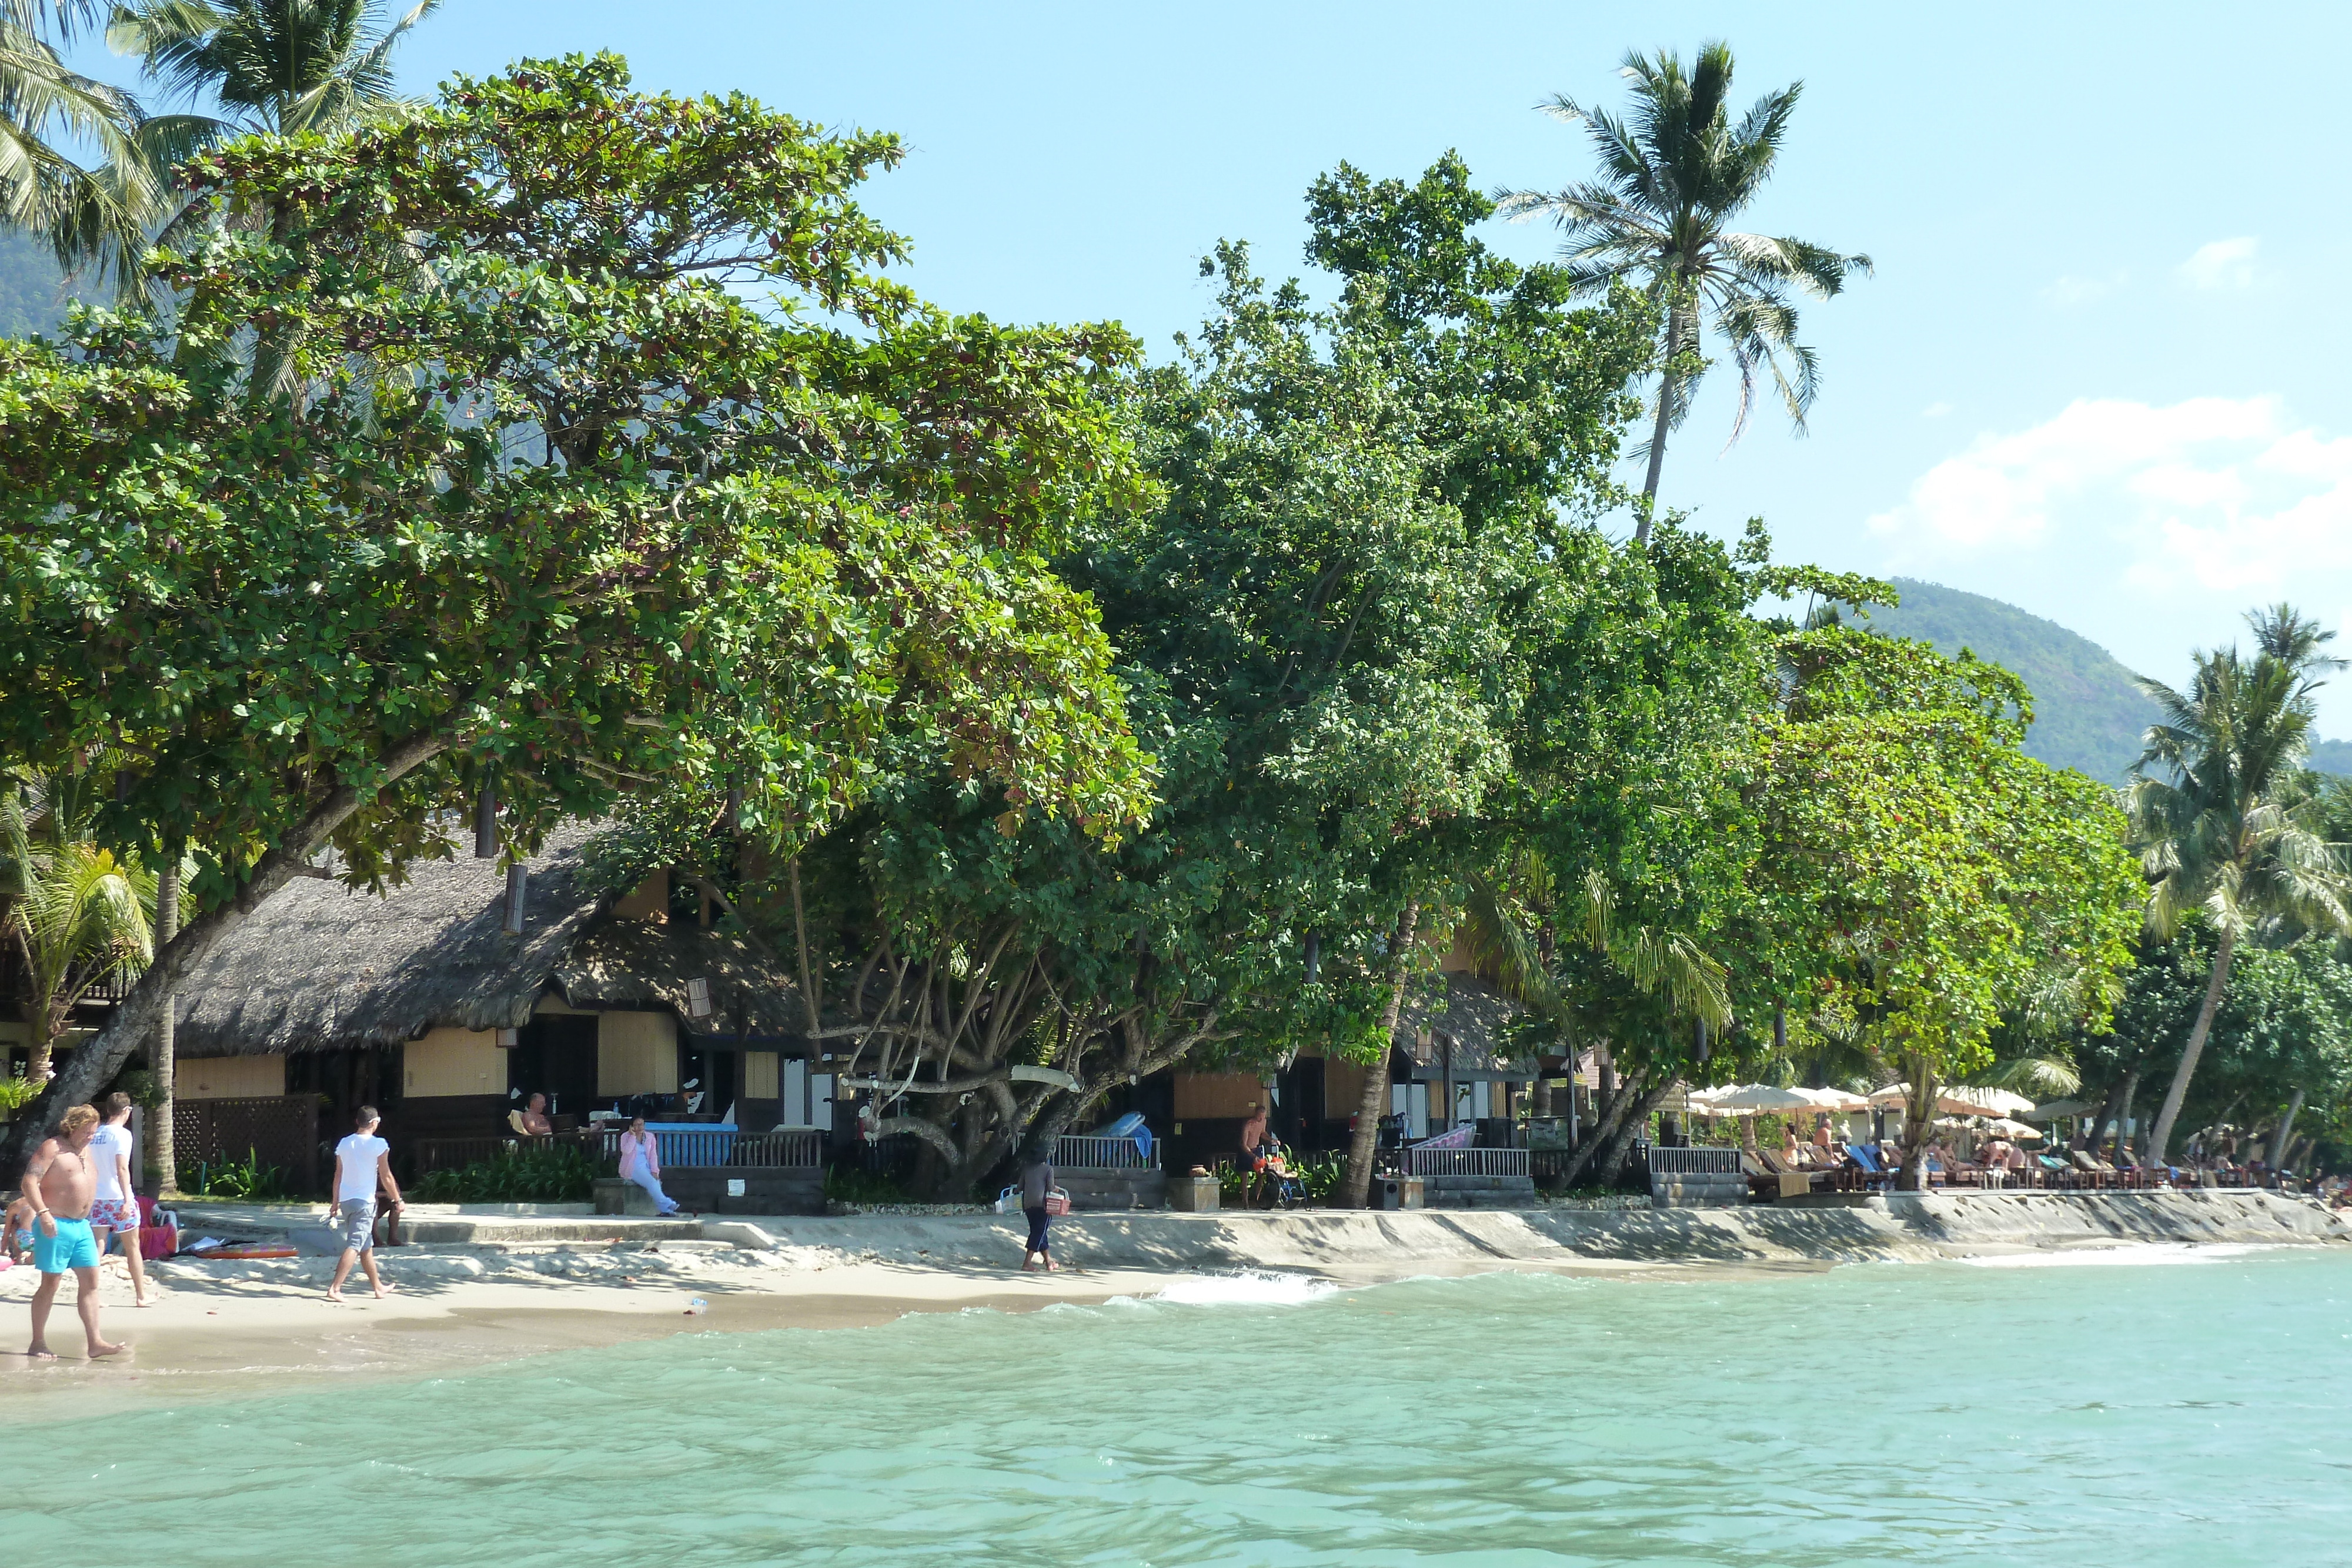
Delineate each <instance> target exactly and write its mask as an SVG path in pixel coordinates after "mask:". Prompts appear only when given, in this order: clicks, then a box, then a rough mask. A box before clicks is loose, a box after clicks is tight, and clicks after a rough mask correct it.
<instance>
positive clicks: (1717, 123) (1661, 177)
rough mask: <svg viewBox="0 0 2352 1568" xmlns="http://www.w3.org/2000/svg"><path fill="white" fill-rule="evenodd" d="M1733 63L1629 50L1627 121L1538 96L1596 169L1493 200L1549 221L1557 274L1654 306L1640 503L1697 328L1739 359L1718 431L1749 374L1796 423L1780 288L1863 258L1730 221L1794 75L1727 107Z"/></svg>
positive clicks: (1822, 294) (1754, 180) (1744, 417)
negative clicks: (1560, 258)
mask: <svg viewBox="0 0 2352 1568" xmlns="http://www.w3.org/2000/svg"><path fill="white" fill-rule="evenodd" d="M1731 68H1732V62H1731V49H1730V47H1729V46H1728V45H1727V44H1723V43H1709V44H1705V45H1702V46H1701V47H1700V48H1699V52H1698V57H1697V58H1696V60H1695V61H1693V62H1692V66H1691V68H1690V69H1689V70H1688V71H1687V72H1685V70H1684V68H1683V64H1682V61H1681V60H1680V59H1679V58H1678V57H1675V55H1673V54H1672V53H1667V52H1661V53H1660V54H1659V55H1658V56H1657V57H1655V58H1653V57H1649V56H1647V55H1643V54H1642V53H1640V52H1638V51H1636V52H1634V53H1632V54H1629V55H1627V56H1626V57H1625V65H1624V69H1623V74H1624V76H1625V78H1626V79H1627V80H1628V81H1630V82H1632V83H1633V113H1632V117H1631V120H1630V121H1628V120H1619V119H1617V118H1615V117H1614V116H1612V115H1611V114H1609V113H1608V112H1607V111H1605V110H1598V109H1588V108H1585V107H1583V106H1582V105H1580V104H1578V103H1577V102H1576V101H1575V100H1574V99H1570V98H1569V97H1567V96H1566V95H1565V94H1561V95H1558V96H1555V97H1554V98H1552V99H1550V100H1549V102H1548V103H1546V104H1544V105H1543V106H1542V107H1543V108H1544V109H1545V110H1546V111H1548V112H1549V113H1550V114H1552V115H1553V116H1555V117H1557V118H1559V119H1560V120H1567V121H1569V122H1570V123H1571V124H1576V125H1581V126H1583V127H1584V128H1585V130H1586V131H1587V132H1588V133H1589V134H1590V135H1591V139H1592V144H1593V148H1594V151H1595V152H1598V153H1599V154H1600V158H1601V177H1600V178H1599V179H1598V180H1591V181H1587V182H1585V183H1581V184H1576V185H1570V186H1568V187H1567V188H1565V189H1563V190H1560V191H1557V192H1545V191H1516V192H1512V193H1508V194H1507V195H1506V196H1505V197H1504V200H1503V210H1504V211H1506V212H1507V213H1510V214H1514V215H1527V216H1533V215H1536V214H1543V215H1546V216H1549V217H1550V218H1552V219H1553V220H1554V221H1555V222H1557V223H1558V224H1559V226H1560V228H1561V229H1562V231H1563V232H1564V234H1565V239H1564V240H1563V243H1562V252H1563V254H1564V255H1565V256H1567V257H1568V272H1569V277H1570V278H1571V279H1572V280H1573V281H1574V283H1575V285H1576V286H1577V287H1579V288H1580V289H1583V290H1587V291H1593V292H1598V291H1601V290H1606V289H1608V288H1612V287H1616V286H1617V285H1618V284H1620V283H1621V282H1630V283H1633V284H1634V285H1635V286H1636V287H1639V288H1640V289H1641V290H1642V292H1643V294H1645V295H1646V296H1647V297H1648V298H1650V299H1651V301H1652V302H1653V303H1654V305H1655V306H1656V308H1657V310H1658V313H1659V320H1660V336H1659V340H1658V347H1657V359H1656V365H1657V371H1658V390H1657V397H1656V407H1655V410H1654V415H1653V418H1652V422H1651V429H1650V442H1649V474H1648V476H1647V477H1646V478H1645V479H1644V480H1643V487H1642V493H1643V496H1644V497H1646V498H1648V499H1649V500H1650V501H1651V502H1653V503H1654V502H1655V500H1656V498H1657V494H1658V473H1659V469H1660V467H1661V465H1663V464H1664V462H1665V456H1666V434H1667V432H1668V431H1670V430H1672V429H1675V427H1677V426H1679V425H1680V424H1681V423H1682V422H1683V419H1684V418H1685V415H1686V414H1687V413H1689V412H1690V400H1691V394H1692V392H1693V391H1694V390H1696V387H1697V385H1698V382H1699V378H1700V377H1701V375H1702V374H1703V373H1704V371H1705V363H1704V361H1702V360H1701V358H1700V350H1701V345H1702V343H1703V341H1704V337H1705V332H1706V328H1707V327H1709V326H1710V325H1711V326H1712V327H1713V328H1714V329H1715V330H1716V332H1717V335H1718V336H1719V337H1720V338H1721V339H1722V340H1723V344H1724V348H1725V350H1726V352H1727V353H1728V354H1729V355H1730V356H1731V362H1732V364H1733V366H1734V367H1735V368H1737V370H1738V372H1739V412H1738V416H1737V418H1736V420H1735V421H1734V423H1733V425H1732V430H1731V438H1732V439H1733V440H1735V441H1737V440H1738V438H1739V433H1740V431H1741V430H1742V429H1744V428H1745V427H1746V424H1747V422H1748V410H1749V408H1750V407H1751V405H1752V404H1753V402H1754V401H1755V395H1756V390H1757V384H1758V381H1759V375H1763V374H1769V376H1770V378H1771V382H1772V386H1773V390H1774V391H1775V392H1778V393H1779V395H1780V401H1781V402H1782V403H1783V404H1784V405H1785V406H1786V407H1787V408H1788V411H1789V417H1790V419H1792V420H1794V421H1795V422H1796V424H1797V427H1798V428H1799V429H1800V430H1801V429H1803V428H1804V423H1805V413H1806V411H1807V410H1808V409H1809V408H1811V406H1812V401H1813V394H1814V392H1815V391H1816V390H1817V388H1818V383H1819V366H1818V364H1817V362H1816V361H1815V359H1814V355H1813V351H1812V350H1811V349H1808V348H1806V347H1805V346H1804V345H1802V344H1801V343H1799V342H1798V341H1797V311H1796V307H1795V305H1794V304H1793V303H1792V302H1791V296H1792V295H1793V294H1795V293H1807V294H1811V295H1813V296H1814V297H1815V298H1824V299H1825V298H1829V297H1830V296H1832V295H1833V294H1836V293H1838V292H1839V291H1840V290H1841V289H1843V287H1845V282H1846V277H1847V275H1848V274H1850V273H1855V272H1860V273H1864V274H1867V273H1868V272H1869V271H1870V268H1871V262H1870V258H1869V257H1868V256H1843V255H1840V254H1839V253H1837V252H1835V251H1832V250H1830V249H1827V248H1826V247H1824V246H1818V245H1814V244H1812V243H1811V241H1808V240H1801V239H1794V238H1788V237H1780V238H1775V237H1772V236H1770V235H1757V234H1745V233H1741V232H1738V231H1737V230H1734V229H1733V228H1732V227H1731V226H1730V225H1732V224H1733V223H1734V222H1736V221H1737V220H1738V217H1739V215H1740V214H1741V213H1742V212H1744V211H1745V210H1746V209H1747V207H1748V204H1750V203H1752V202H1754V201H1755V199H1756V197H1757V196H1758V195H1759V193H1761V191H1762V190H1763V187H1764V183H1765V181H1767V180H1769V178H1771V175H1772V171H1773V169H1774V168H1775V166H1777V165H1778V163H1779V162H1780V149H1781V144H1782V142H1783V141H1785V140H1786V138H1787V136H1788V131H1789V121H1790V117H1791V115H1793V114H1794V112H1795V110H1796V107H1797V99H1798V95H1799V94H1800V93H1801V91H1802V90H1803V86H1804V84H1803V83H1801V82H1796V83H1791V84H1790V85H1789V86H1788V87H1785V88H1782V89H1780V90H1779V91H1777V92H1770V93H1767V94H1766V95H1765V96H1764V97H1762V98H1760V99H1758V100H1757V101H1756V103H1755V104H1754V105H1753V106H1752V107H1751V108H1750V109H1749V110H1748V112H1747V113H1746V114H1745V115H1743V116H1741V117H1740V119H1739V120H1738V122H1737V123H1735V122H1734V121H1733V120H1732V119H1731V106H1730V103H1729V101H1728V99H1729V95H1730V91H1731ZM1649 531H1650V518H1649V515H1648V513H1647V512H1646V511H1645V512H1643V515H1642V517H1640V519H1639V521H1638V522H1637V523H1636V526H1635V534H1634V537H1635V538H1637V539H1646V538H1648V537H1649Z"/></svg>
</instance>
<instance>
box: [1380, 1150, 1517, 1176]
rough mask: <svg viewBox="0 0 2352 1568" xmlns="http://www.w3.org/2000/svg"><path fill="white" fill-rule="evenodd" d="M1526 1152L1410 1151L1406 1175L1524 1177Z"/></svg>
mask: <svg viewBox="0 0 2352 1568" xmlns="http://www.w3.org/2000/svg"><path fill="white" fill-rule="evenodd" d="M1404 1172H1405V1175H1407V1176H1527V1175H1528V1174H1530V1169H1529V1164H1528V1150H1526V1149H1407V1150H1405V1151H1404Z"/></svg>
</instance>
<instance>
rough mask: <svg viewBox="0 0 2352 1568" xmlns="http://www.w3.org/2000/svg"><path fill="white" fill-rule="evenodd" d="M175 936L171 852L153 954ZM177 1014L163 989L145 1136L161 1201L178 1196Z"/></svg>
mask: <svg viewBox="0 0 2352 1568" xmlns="http://www.w3.org/2000/svg"><path fill="white" fill-rule="evenodd" d="M179 934H180V856H179V854H178V852H176V851H174V852H171V853H170V854H169V855H168V857H167V858H166V860H165V862H164V864H163V870H162V871H161V872H159V873H157V874H156V877H155V950H156V951H157V952H159V953H160V952H162V951H163V949H164V948H165V947H166V946H170V945H171V941H172V938H173V937H174V936H178V935H179ZM178 1012H179V997H178V995H177V994H176V993H174V992H173V991H171V990H169V989H166V990H165V991H164V993H163V1016H162V1017H161V1018H158V1019H156V1020H155V1081H156V1082H157V1083H158V1084H159V1085H161V1094H162V1098H160V1099H159V1100H157V1101H156V1103H155V1114H154V1115H153V1116H152V1117H151V1118H150V1119H149V1123H150V1127H151V1129H152V1130H151V1131H150V1132H149V1133H148V1134H147V1155H148V1158H149V1159H150V1160H152V1161H153V1162H154V1166H155V1196H156V1197H165V1198H172V1197H179V1196H180V1154H179V1145H178V1143H177V1142H176V1141H175V1140H174V1139H173V1135H172V1111H173V1100H172V1079H173V1073H175V1072H176V1071H178V1070H179V1058H178V1053H177V1052H176V1051H174V1049H173V1039H172V1031H173V1026H174V1025H175V1024H176V1023H177V1022H178V1018H177V1014H178Z"/></svg>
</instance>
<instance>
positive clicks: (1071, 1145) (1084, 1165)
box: [1054, 1133, 1151, 1171]
mask: <svg viewBox="0 0 2352 1568" xmlns="http://www.w3.org/2000/svg"><path fill="white" fill-rule="evenodd" d="M1054 1164H1055V1167H1056V1168H1061V1167H1067V1168H1069V1169H1071V1170H1082V1171H1139V1170H1146V1169H1149V1168H1150V1164H1151V1162H1150V1161H1149V1160H1147V1159H1145V1158H1144V1155H1143V1150H1142V1148H1141V1147H1140V1146H1139V1145H1138V1144H1137V1143H1136V1141H1135V1140H1134V1139H1133V1138H1097V1137H1092V1136H1087V1135H1084V1134H1075V1133H1065V1134H1062V1141H1061V1143H1060V1144H1059V1145H1056V1146H1055V1150H1054Z"/></svg>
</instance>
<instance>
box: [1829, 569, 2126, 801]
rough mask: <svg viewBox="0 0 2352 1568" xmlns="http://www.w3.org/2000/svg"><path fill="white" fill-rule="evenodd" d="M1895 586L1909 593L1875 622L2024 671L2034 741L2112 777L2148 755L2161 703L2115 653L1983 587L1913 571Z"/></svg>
mask: <svg viewBox="0 0 2352 1568" xmlns="http://www.w3.org/2000/svg"><path fill="white" fill-rule="evenodd" d="M1895 587H1896V588H1897V589H1899V590H1900V591H1902V594H1903V602H1902V603H1901V604H1900V605H1895V606H1891V607H1890V606H1883V605H1882V606H1876V607H1874V608H1873V609H1872V611H1871V612H1870V624H1871V626H1872V627H1873V628H1874V629H1875V630H1877V631H1880V632H1888V633H1891V634H1893V635H1895V636H1898V637H1913V638H1916V639H1918V640H1919V641H1920V642H1923V643H1933V644H1934V645H1935V646H1936V648H1937V650H1938V651H1939V652H1942V653H1958V652H1959V651H1960V650H1961V649H1962V648H1968V649H1971V650H1973V651H1974V652H1975V653H1976V655H1977V657H1979V658H1980V659H1990V660H1992V661H1993V662H1994V663H1995V664H2004V665H2006V666H2008V667H2009V668H2010V669H2012V670H2014V671H2016V672H2017V673H2018V674H2021V675H2022V676H2024V677H2025V684H2026V685H2028V686H2030V687H2032V691H2033V727H2032V730H2030V731H2029V732H2028V733H2027V735H2026V737H2025V749H2026V750H2027V751H2028V752H2030V753H2032V755H2033V756H2035V757H2038V758H2041V759H2042V761H2044V762H2048V763H2051V764H2053V765H2054V766H2057V767H2060V768H2075V769H2077V770H2079V771H2081V772H2084V773H2087V774H2089V775H2090V776H2091V777H2092V778H2094V779H2099V780H2100V781H2101V782H2103V783H2107V784H2120V783H2122V782H2123V781H2124V778H2125V776H2126V774H2127V773H2129V772H2130V770H2131V765H2132V763H2133V762H2134V761H2136V760H2137V758H2138V757H2139V753H2140V736H2141V734H2142V733H2143V732H2145V731H2146V730H2147V727H2148V726H2149V725H2151V724H2154V723H2155V722H2156V705H2155V704H2154V703H2153V702H2150V701H2149V700H2148V699H2147V695H2145V694H2143V693H2142V692H2141V691H2140V689H2139V687H2138V686H2137V685H2134V684H2133V681H2132V673H2131V672H2130V671H2129V670H2126V668H2124V666H2123V665H2122V664H2119V663H2117V662H2116V656H2115V655H2114V654H2112V653H2108V652H2107V651H2106V650H2105V648H2102V647H2100V646H2099V645H2098V644H2097V643H2094V642H2092V641H2091V640H2090V639H2089V638H2088V637H2083V636H2078V635H2076V634H2075V633H2074V632H2069V631H2067V630H2066V628H2064V627H2063V626H2061V625H2059V624H2058V623H2057V622H2054V621H2045V620H2043V619H2042V617H2041V616H2039V615H2030V614H2028V613H2026V612H2024V611H2022V610H2020V609H2019V608H2017V606H2015V605H2014V604H2004V603H2002V602H2001V601H2000V600H1998V599H1987V598H1986V597H1984V595H1982V594H1980V593H1963V592H1961V591H1959V590H1958V589H1957V588H1946V587H1944V586H1943V585H1942V584H1940V583H1934V582H1921V581H1919V580H1917V579H1916V578H1908V577H1898V578H1896V579H1895Z"/></svg>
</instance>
